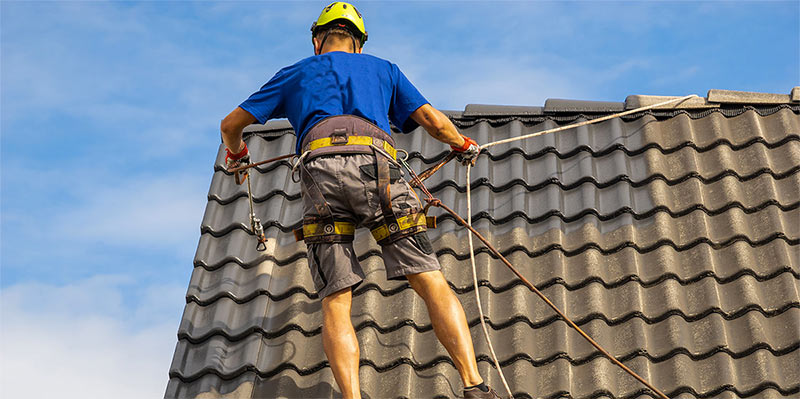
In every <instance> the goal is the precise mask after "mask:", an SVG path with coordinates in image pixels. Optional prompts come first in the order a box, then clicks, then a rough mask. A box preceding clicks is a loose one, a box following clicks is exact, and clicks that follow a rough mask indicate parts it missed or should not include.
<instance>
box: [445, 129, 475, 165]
mask: <svg viewBox="0 0 800 399" xmlns="http://www.w3.org/2000/svg"><path fill="white" fill-rule="evenodd" d="M461 137H463V138H464V145H462V146H461V147H456V146H452V145H451V146H450V148H452V149H453V151H455V152H457V153H458V160H459V161H461V164H462V165H466V164H467V163H471V164H473V165H475V160H476V159H477V158H478V155H479V154H480V153H481V147H480V146H478V143H477V142H475V140H473V139H471V138H469V137H467V136H464V135H463V134H462V135H461Z"/></svg>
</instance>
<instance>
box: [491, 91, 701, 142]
mask: <svg viewBox="0 0 800 399" xmlns="http://www.w3.org/2000/svg"><path fill="white" fill-rule="evenodd" d="M694 97H700V96H698V95H697V94H690V95H688V96H684V97H678V98H673V99H672V100H668V101H662V102H660V103H657V104H652V105H647V106H644V107H640V108H636V109H632V110H629V111H625V112H620V113H616V114H612V115H606V116H603V117H600V118H597V119H592V120H588V121H583V122H579V123H573V124H571V125H567V126H561V127H557V128H553V129H548V130H542V131H541V132H536V133H531V134H526V135H524V136H519V137H512V138H509V139H503V140H497V141H493V142H491V143H486V144H484V145H482V146H481V149H484V148H489V147H492V146H496V145H498V144H505V143H511V142H513V141H519V140H525V139H529V138H532V137H536V136H541V135H543V134H548V133H555V132H560V131H562V130H568V129H574V128H576V127H581V126H586V125H591V124H593V123H598V122H603V121H607V120H609V119H614V118H619V117H622V116H625V115H630V114H635V113H637V112H642V111H647V110H648V109H653V108H657V107H661V106H664V105H667V104H672V103H678V102H683V101H686V100H688V99H690V98H694Z"/></svg>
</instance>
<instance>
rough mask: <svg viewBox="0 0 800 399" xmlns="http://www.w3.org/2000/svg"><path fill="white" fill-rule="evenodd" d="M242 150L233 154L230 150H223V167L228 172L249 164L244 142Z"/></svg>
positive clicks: (248, 152) (248, 154) (248, 155)
mask: <svg viewBox="0 0 800 399" xmlns="http://www.w3.org/2000/svg"><path fill="white" fill-rule="evenodd" d="M242 143H243V144H244V149H243V150H241V151H239V152H238V153H236V154H234V153H232V152H231V150H230V149H228V148H225V166H226V167H227V168H228V170H231V169H235V168H238V167H240V166H245V165H249V164H250V151H248V150H247V143H245V142H244V141H243V142H242Z"/></svg>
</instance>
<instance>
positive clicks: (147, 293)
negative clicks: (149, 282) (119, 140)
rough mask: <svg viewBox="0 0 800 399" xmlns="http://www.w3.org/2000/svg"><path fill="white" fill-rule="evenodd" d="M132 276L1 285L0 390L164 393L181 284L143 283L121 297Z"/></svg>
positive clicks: (134, 398) (31, 394)
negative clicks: (128, 297)
mask: <svg viewBox="0 0 800 399" xmlns="http://www.w3.org/2000/svg"><path fill="white" fill-rule="evenodd" d="M134 282H135V278H134V277H132V276H124V275H98V276H93V277H91V278H88V279H85V280H80V281H76V282H73V283H71V284H66V285H49V284H41V283H25V284H17V285H14V286H11V287H8V288H5V289H3V290H2V291H0V304H1V305H0V306H2V324H0V336H1V337H0V351H1V352H2V353H3V356H2V359H1V360H0V370H1V371H0V396H2V397H7V398H34V399H35V398H42V399H45V398H47V399H49V398H65V399H67V398H112V397H113V398H131V399H139V398H155V397H161V396H163V395H164V390H165V388H166V383H167V377H166V375H167V370H168V368H169V364H170V359H171V357H172V353H173V351H174V348H175V342H176V339H175V333H176V331H177V320H179V315H180V310H181V308H182V300H181V299H182V296H183V294H184V293H185V288H184V287H181V286H177V285H167V286H163V285H162V286H152V287H144V288H143V289H141V292H138V295H137V297H138V298H141V299H140V300H139V301H138V302H137V303H134V304H126V303H124V302H125V299H124V298H125V295H123V293H122V291H123V290H124V289H126V286H130V285H132V284H133V283H134ZM43 378H44V379H45V380H46V381H47V383H44V384H43V383H42V381H43Z"/></svg>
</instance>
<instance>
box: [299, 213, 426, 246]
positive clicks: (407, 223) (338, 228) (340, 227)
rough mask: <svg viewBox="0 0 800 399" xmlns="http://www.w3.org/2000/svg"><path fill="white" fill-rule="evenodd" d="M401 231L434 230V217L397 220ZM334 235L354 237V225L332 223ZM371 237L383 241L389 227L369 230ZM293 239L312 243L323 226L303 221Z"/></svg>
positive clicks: (411, 214)
mask: <svg viewBox="0 0 800 399" xmlns="http://www.w3.org/2000/svg"><path fill="white" fill-rule="evenodd" d="M397 222H398V223H399V226H400V229H401V230H406V229H410V228H414V227H420V226H425V227H427V228H429V229H433V228H436V216H426V215H425V214H424V213H410V214H408V215H406V216H401V217H399V218H397ZM333 225H334V234H337V235H344V236H353V235H355V231H356V225H355V223H352V222H345V221H336V222H334V224H333ZM370 232H371V233H372V237H374V238H375V241H378V242H380V241H383V240H384V239H386V238H387V237H389V236H390V234H389V226H387V225H386V224H381V225H379V226H378V227H375V228H374V229H372V230H370ZM293 233H294V239H295V240H296V241H303V240H306V239H310V240H311V241H314V240H315V238H316V237H319V236H322V235H324V234H325V233H324V231H323V224H322V223H315V222H314V220H311V219H309V220H307V221H305V220H304V223H303V227H301V228H299V229H295V230H293Z"/></svg>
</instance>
